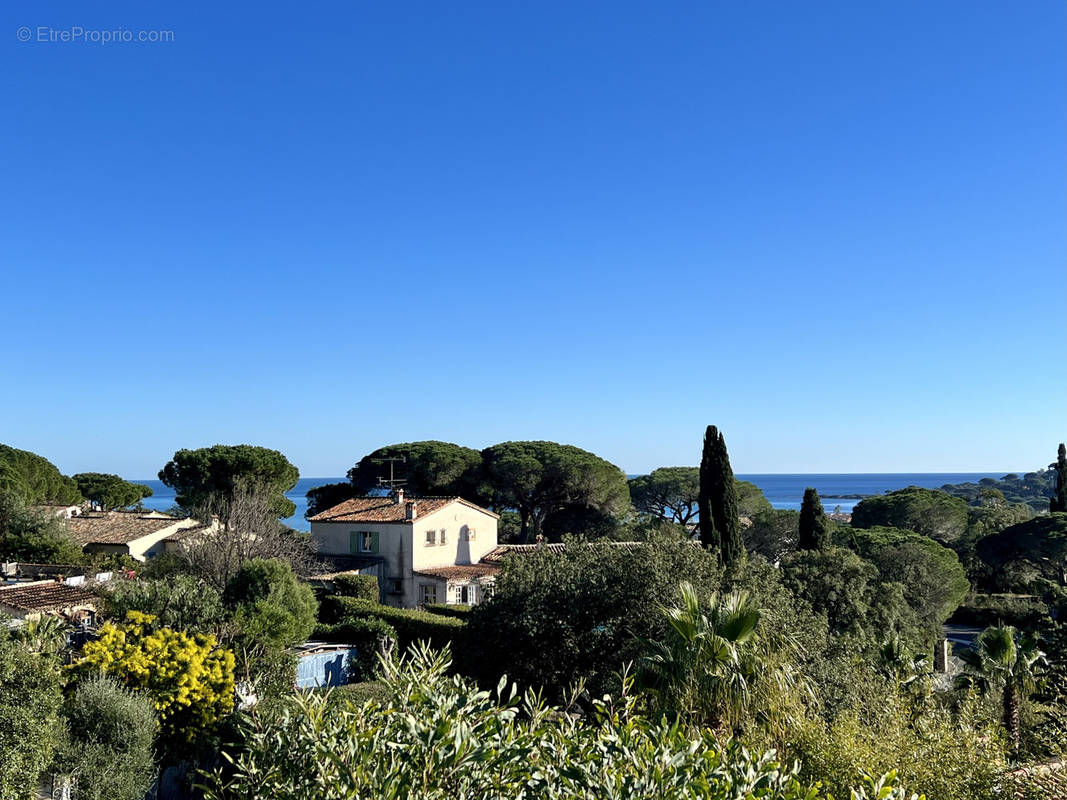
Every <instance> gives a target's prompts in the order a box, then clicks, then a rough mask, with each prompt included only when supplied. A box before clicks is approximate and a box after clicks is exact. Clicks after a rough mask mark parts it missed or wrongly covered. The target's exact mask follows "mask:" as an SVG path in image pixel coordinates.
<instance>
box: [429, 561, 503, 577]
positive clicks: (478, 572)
mask: <svg viewBox="0 0 1067 800" xmlns="http://www.w3.org/2000/svg"><path fill="white" fill-rule="evenodd" d="M414 572H415V574H416V575H426V576H428V577H431V578H444V579H445V580H449V581H467V580H471V579H472V578H487V577H489V576H491V575H496V574H498V573H499V572H500V567H498V566H497V565H496V564H456V565H454V566H450V567H428V568H427V569H417V570H414Z"/></svg>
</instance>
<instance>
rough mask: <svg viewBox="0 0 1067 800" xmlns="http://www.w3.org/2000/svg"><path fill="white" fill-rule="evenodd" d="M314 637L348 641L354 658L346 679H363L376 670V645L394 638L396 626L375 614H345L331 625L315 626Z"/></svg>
mask: <svg viewBox="0 0 1067 800" xmlns="http://www.w3.org/2000/svg"><path fill="white" fill-rule="evenodd" d="M313 636H314V638H316V639H319V640H321V641H324V642H337V643H338V644H350V645H353V646H354V647H355V648H356V661H355V664H354V665H353V669H352V670H351V672H350V673H349V676H348V679H349V680H350V681H365V680H370V679H371V678H373V677H374V675H375V674H376V672H377V669H378V647H379V645H380V643H381V641H382V640H383V639H390V640H392V641H394V642H395V641H397V638H398V637H397V635H396V629H395V628H393V626H392V625H390V624H389V623H388V622H386V621H385V620H383V619H380V618H378V617H349V618H348V619H345V620H344V621H342V622H340V623H337V624H335V625H328V624H320V625H318V626H316V628H315V632H314V634H313Z"/></svg>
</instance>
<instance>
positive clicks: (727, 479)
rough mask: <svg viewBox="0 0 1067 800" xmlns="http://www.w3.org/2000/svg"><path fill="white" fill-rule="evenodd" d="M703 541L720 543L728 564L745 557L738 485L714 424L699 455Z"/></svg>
mask: <svg viewBox="0 0 1067 800" xmlns="http://www.w3.org/2000/svg"><path fill="white" fill-rule="evenodd" d="M698 505H699V507H700V541H701V542H703V543H704V545H705V546H706V547H714V546H716V545H717V546H718V548H719V559H720V560H721V561H722V563H723V564H724V565H725V566H730V565H732V564H735V563H737V562H738V561H741V560H742V559H743V558H744V557H745V543H744V540H743V539H742V538H741V520H740V518H739V515H738V511H737V487H736V485H735V483H734V471H733V470H732V469H731V468H730V456H729V454H728V453H727V452H726V440H725V439H724V438H723V435H722V434H721V433H719V429H718V428H716V427H715V426H714V425H709V426H708V429H707V431H705V433H704V454H703V457H702V458H701V459H700V495H699V497H698Z"/></svg>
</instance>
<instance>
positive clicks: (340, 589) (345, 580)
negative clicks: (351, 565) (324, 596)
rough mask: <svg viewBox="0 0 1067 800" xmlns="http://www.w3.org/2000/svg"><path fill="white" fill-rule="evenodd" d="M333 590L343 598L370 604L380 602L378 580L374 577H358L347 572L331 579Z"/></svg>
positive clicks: (357, 574) (358, 575) (353, 573)
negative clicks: (354, 598) (356, 598)
mask: <svg viewBox="0 0 1067 800" xmlns="http://www.w3.org/2000/svg"><path fill="white" fill-rule="evenodd" d="M332 581H333V586H334V590H335V591H336V592H337V594H339V595H342V596H343V597H358V598H360V599H362V600H367V601H369V602H371V603H377V602H380V601H381V592H380V589H379V586H378V579H377V578H376V577H375V576H374V575H360V574H359V573H357V572H348V573H344V574H342V575H335V576H334V577H333V579H332Z"/></svg>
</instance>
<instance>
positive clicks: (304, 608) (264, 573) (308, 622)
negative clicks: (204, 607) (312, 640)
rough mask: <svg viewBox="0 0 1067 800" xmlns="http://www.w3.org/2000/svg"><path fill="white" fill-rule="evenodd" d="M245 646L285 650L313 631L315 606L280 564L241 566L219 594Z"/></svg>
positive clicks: (311, 595)
mask: <svg viewBox="0 0 1067 800" xmlns="http://www.w3.org/2000/svg"><path fill="white" fill-rule="evenodd" d="M223 602H224V603H225V604H226V605H227V606H228V607H230V608H231V609H233V612H234V618H235V620H236V621H237V624H238V627H239V628H240V629H241V633H242V636H243V637H244V638H245V639H247V640H248V641H249V642H253V643H265V644H268V645H271V646H274V647H289V646H291V645H294V644H298V643H299V642H302V641H304V640H305V639H307V637H308V636H310V635H311V631H312V630H314V628H315V615H316V612H317V611H318V603H317V602H316V601H315V595H314V593H313V592H312V591H311V587H310V586H308V585H307V584H306V583H303V582H301V581H300V580H299V579H297V577H296V574H295V573H294V572H293V570H292V567H290V566H289V565H288V564H287V563H285V562H284V561H281V560H279V559H276V558H255V559H252V560H250V561H246V562H245V563H244V564H242V565H241V568H240V569H239V570H238V571H237V574H236V575H234V576H233V578H231V579H230V582H229V583H228V584H227V585H226V591H225V592H224V593H223Z"/></svg>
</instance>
